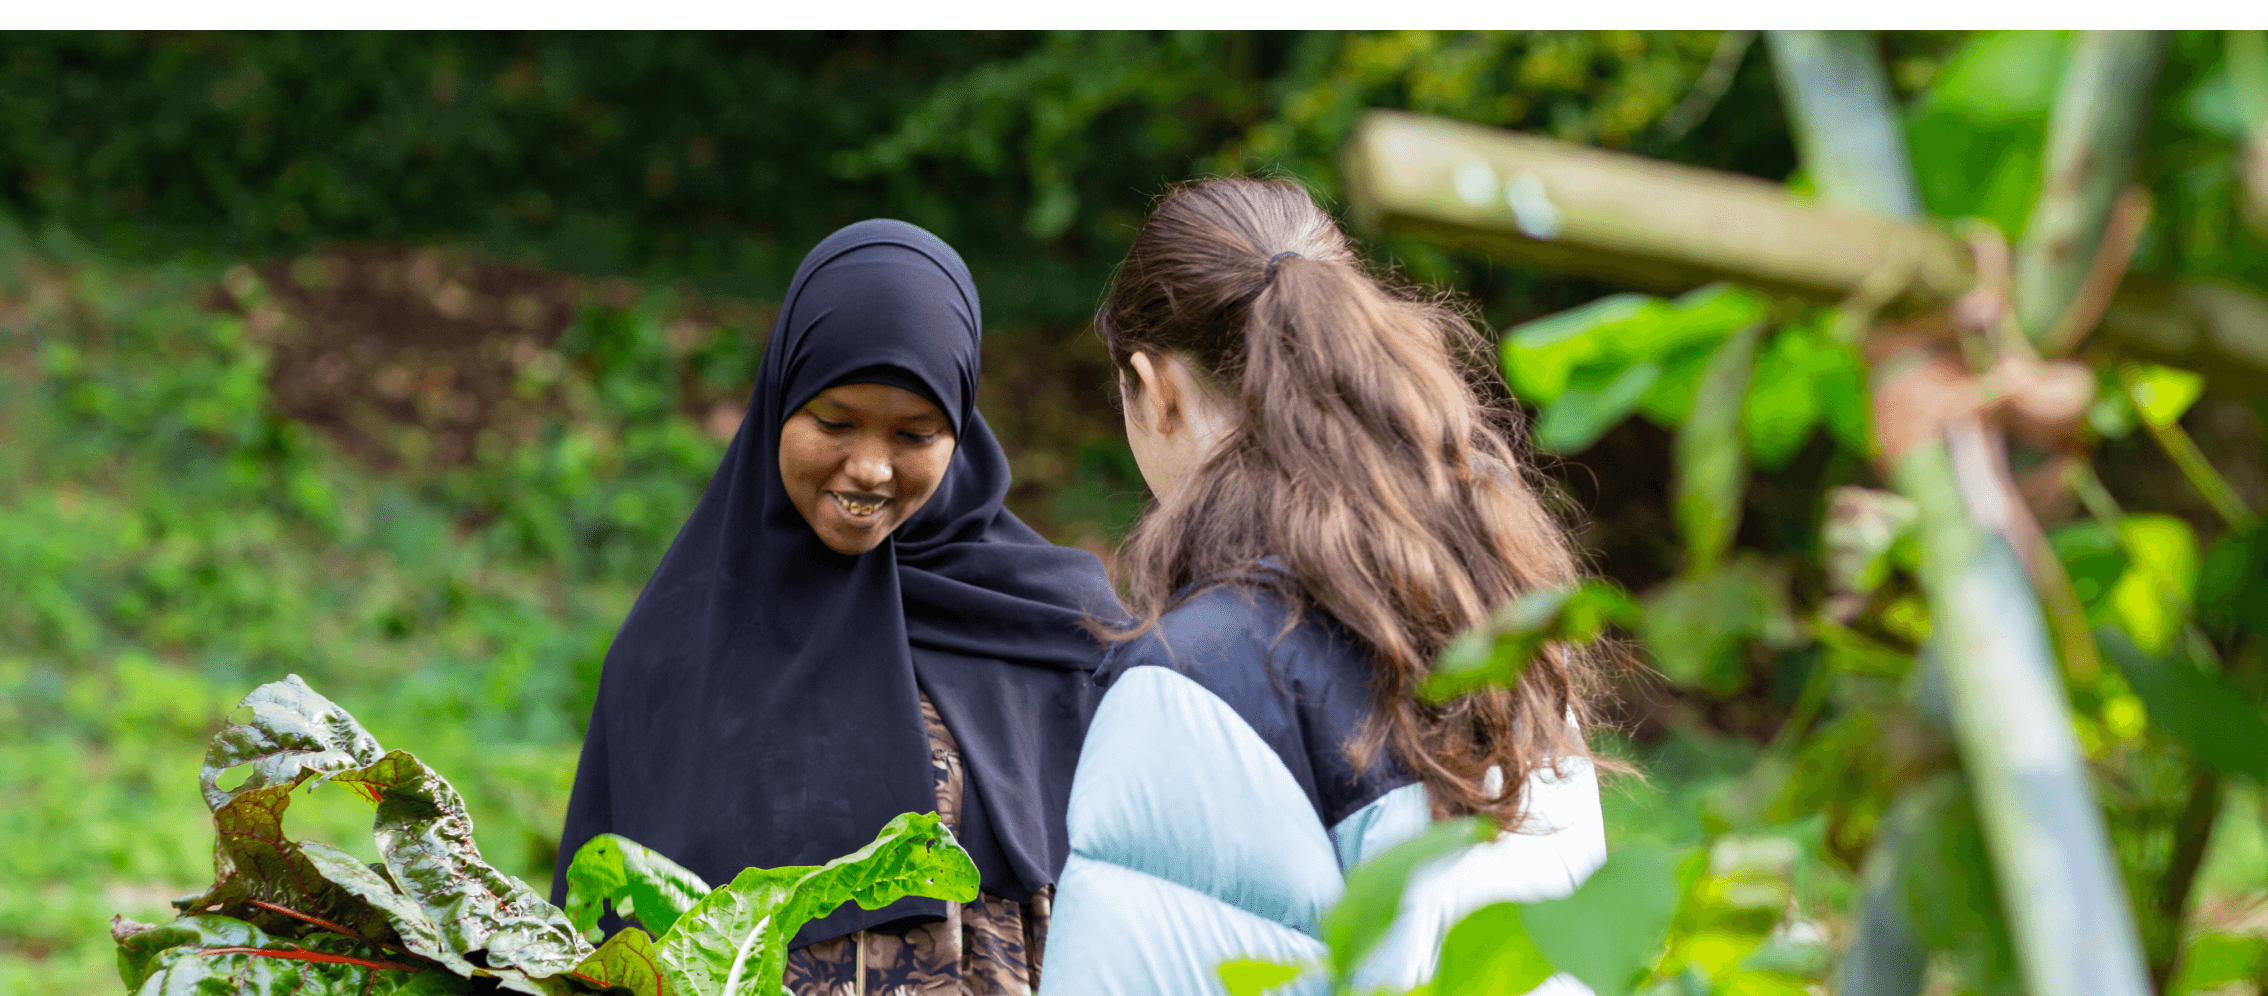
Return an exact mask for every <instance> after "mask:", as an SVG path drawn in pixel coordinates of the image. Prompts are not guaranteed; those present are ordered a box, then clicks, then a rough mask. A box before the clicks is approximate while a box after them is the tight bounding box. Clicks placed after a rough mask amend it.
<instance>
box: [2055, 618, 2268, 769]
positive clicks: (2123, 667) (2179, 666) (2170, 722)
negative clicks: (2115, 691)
mask: <svg viewBox="0 0 2268 996" xmlns="http://www.w3.org/2000/svg"><path fill="white" fill-rule="evenodd" d="M2095 639H2096V641H2097V642H2098V643H2100V644H2101V645H2102V648H2103V656H2105V657H2108V658H2110V660H2111V662H2112V663H2114V664H2116V665H2118V669H2119V672H2120V673H2122V674H2124V675H2125V676H2126V683H2127V684H2128V685H2131V686H2133V688H2134V694H2135V695H2137V696H2139V697H2140V698H2141V699H2142V706H2143V708H2144V709H2146V710H2148V712H2149V715H2150V722H2152V723H2154V724H2156V725H2157V726H2158V727H2159V728H2160V729H2163V730H2165V731H2166V732H2167V733H2169V734H2172V735H2173V738H2174V739H2175V740H2177V741H2180V742H2181V745H2182V746H2183V747H2187V748H2189V750H2190V752H2191V753H2193V754H2195V755H2197V758H2198V760H2201V761H2204V762H2205V763H2206V764H2210V765H2212V766H2213V767H2215V768H2218V769H2220V770H2221V771H2225V772H2228V773H2229V774H2233V775H2245V776H2249V777H2251V778H2252V779H2254V780H2255V781H2259V782H2264V783H2268V717H2263V716H2262V715H2261V712H2260V709H2259V708H2258V707H2256V706H2254V705H2253V704H2252V702H2251V700H2250V699H2249V698H2247V697H2246V696H2245V694H2244V693H2242V692H2239V691H2237V690H2236V689H2234V688H2231V687H2230V686H2229V685H2228V684H2227V683H2225V682H2223V681H2222V680H2221V679H2220V678H2219V677H2217V676H2214V675H2210V674H2207V673H2205V672H2204V671H2201V670H2198V669H2197V668H2195V667H2192V666H2190V665H2188V664H2185V663H2182V662H2180V661H2173V660H2166V659H2164V658H2163V657H2161V656H2159V655H2156V654H2150V653H2146V652H2144V651H2143V649H2142V648H2141V647H2139V646H2137V645H2136V643H2137V642H2138V641H2135V640H2131V639H2128V638H2127V635H2126V634H2125V633H2122V632H2120V631H2119V630H2118V629H2117V628H2115V627H2109V626H2106V627H2104V628H2102V629H2101V630H2098V631H2097V632H2096V634H2095Z"/></svg>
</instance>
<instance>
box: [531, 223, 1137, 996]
mask: <svg viewBox="0 0 2268 996" xmlns="http://www.w3.org/2000/svg"><path fill="white" fill-rule="evenodd" d="M980 328H981V320H980V313H979V311H978V306H977V293H976V288H975V286H974V284H973V283H972V282H971V281H970V279H969V273H968V268H967V267H966V266H964V265H963V264H962V262H961V258H960V256H959V255H958V254H957V253H955V252H954V251H953V250H952V248H951V247H949V246H947V245H946V244H945V243H944V242H942V241H940V240H939V239H938V238H937V237H936V236H934V235H931V234H930V233H928V232H926V231H923V230H922V229H920V228H917V227H915V226H913V225H909V224H906V223H904V222H898V221H887V220H874V221H864V222H859V223H858V224H855V225H851V226H848V227H846V228H843V229H842V230H840V231H837V232H836V233H835V234H833V235H831V236H829V237H828V238H827V239H826V241H824V242H821V243H820V244H819V246H818V247H817V248H815V249H813V250H812V251H811V253H810V255H808V256H806V257H804V260H803V264H802V265H801V266H800V267H798V268H797V270H796V274H795V278H794V280H793V282H791V283H790V284H789V286H788V292H787V297H786V300H785V301H784V302H783V303H782V304H781V307H780V314H779V318H778V320H777V321H776V322H775V323H774V324H773V326H772V335H771V339H770V340H769V341H768V342H766V343H765V346H764V356H763V360H762V366H761V367H760V368H759V370H758V371H757V384H756V393H755V397H754V399H753V400H752V401H751V402H750V403H749V407H748V414H747V417H746V418H745V419H743V420H742V422H741V425H740V430H739V432H738V433H737V434H736V435H735V436H734V437H733V441H732V445H731V447H730V448H729V449H728V450H726V452H725V458H724V462H723V464H722V465H721V466H719V467H718V468H717V472H716V476H715V477H713V478H712V479H711V480H710V482H709V487H708V490H707V491H706V492H705V493H704V494H703V495H702V496H701V501H700V503H699V504H698V505H697V506H695V508H694V510H693V515H692V517H691V518H690V519H688V520H687V521H686V523H685V527H684V528H683V529H682V530H680V531H679V533H678V535H677V539H676V541H675V542H673V543H671V544H670V548H669V552H668V553H667V554H666V555H664V556H663V558H662V561H661V565H660V567H658V568H656V570H655V571H654V576H653V578H652V579H651V580H649V581H648V582H647V583H646V587H645V590H644V591H643V592H642V593H640V595H639V596H638V601H637V604H636V605H635V606H634V607H632V609H631V610H630V615H629V618H628V619H627V620H625V621H624V622H623V625H622V630H621V632H620V634H619V635H617V636H616V637H615V640H614V644H613V646H612V647H611V648H610V649H609V650H608V651H607V657H606V665H605V670H604V672H603V674H602V676H601V677H600V679H599V692H598V702H597V705H596V706H595V707H594V708H593V710H592V712H591V724H590V730H589V733H588V734H587V735H586V737H585V739H584V741H583V754H582V761H581V764H580V766H579V767H578V768H577V770H576V773H575V788H574V794H573V796H572V798H571V799H570V801H569V803H568V807H567V823H566V828H565V831H564V832H563V834H562V835H561V841H560V861H559V868H558V870H557V871H556V872H555V873H554V875H553V878H552V898H553V900H554V901H555V902H557V901H559V900H561V899H562V898H564V895H565V892H566V865H567V863H568V861H569V860H571V859H572V857H573V855H574V853H575V850H576V848H578V847H581V846H582V844H583V843H584V842H585V841H587V840H589V839H590V838H591V837H593V836H596V835H598V834H601V833H616V834H621V835H622V836H625V837H628V838H630V839H632V840H635V841H637V842H639V843H641V844H644V845H646V846H648V847H651V848H653V849H655V850H656V851H659V852H660V853H662V854H664V855H667V856H668V857H670V858H671V859H673V860H675V861H677V862H678V863H680V864H683V865H685V866H686V867H688V868H690V869H692V870H693V871H694V872H695V873H697V874H699V875H700V876H701V877H703V878H705V879H707V880H708V881H710V882H726V881H730V880H731V879H732V877H733V876H734V875H736V874H738V873H739V872H740V871H741V869H743V868H748V867H777V866H781V865H816V864H822V863H824V862H826V861H828V860H829V859H832V858H835V857H838V856H840V855H843V854H846V853H848V852H850V851H853V850H856V849H857V848H859V847H860V846H862V845H864V844H865V843H867V842H868V841H870V840H872V839H873V837H874V834H875V833H876V832H878V831H879V830H881V828H882V825H883V824H884V823H887V822H888V821H889V820H890V819H891V818H892V817H895V816H897V815H899V814H901V813H906V812H932V811H936V812H939V813H940V814H941V815H943V816H944V817H945V819H946V821H947V823H948V825H951V826H953V829H954V831H955V833H956V834H957V835H958V836H959V838H960V841H961V844H962V846H963V847H965V848H967V849H968V851H969V854H970V856H971V857H973V858H974V859H975V861H976V865H977V868H978V870H979V871H980V872H981V873H982V875H983V894H982V895H980V896H979V898H978V899H977V901H976V902H974V903H970V904H967V905H965V906H955V905H954V904H950V903H946V902H943V901H940V900H932V899H922V898H908V899H906V900H903V901H900V902H898V903H894V904H892V905H890V906H887V907H885V908H883V909H879V910H863V909H859V908H858V907H857V906H856V905H855V904H846V905H845V906H843V907H842V908H841V909H839V910H837V911H836V912H835V913H834V914H832V915H830V916H827V917H825V918H823V919H820V920H815V921H813V922H811V923H810V924H808V925H806V926H805V927H804V928H803V929H802V931H801V932H800V933H798V934H797V936H796V939H795V941H794V945H793V947H794V949H795V951H794V953H793V955H792V956H791V957H790V960H789V966H788V984H789V988H790V989H792V990H793V991H794V992H796V993H797V994H798V996H805V994H827V996H833V994H835V993H837V992H838V991H847V990H848V989H850V988H853V987H856V986H858V985H859V984H860V983H863V988H864V990H865V991H867V992H875V993H885V992H887V993H896V992H899V991H901V990H900V989H899V987H901V986H902V987H906V988H905V989H904V990H902V991H905V992H908V993H919V994H922V996H929V994H938V996H949V994H958V993H969V994H992V993H1010V994H1028V993H1030V992H1032V991H1033V990H1035V989H1036V988H1037V983H1038V976H1039V968H1040V946H1041V944H1042V943H1043V942H1044V939H1045V935H1046V923H1047V915H1048V899H1049V895H1050V893H1051V891H1052V886H1053V883H1054V881H1055V876H1056V875H1057V874H1058V873H1059V872H1060V871H1061V870H1062V868H1063V864H1064V860H1065V858H1066V856H1067V852H1068V846H1067V843H1066V839H1065V832H1064V824H1063V814H1064V807H1065V804H1066V800H1067V797H1068V795H1069V793H1070V787H1071V774H1072V768H1073V766H1074V764H1075V762H1076V757H1077V753H1078V749H1079V743H1080V740H1081V738H1082V736H1083V735H1084V732H1085V724H1086V721H1087V719H1088V718H1089V716H1090V715H1091V712H1092V695H1091V693H1090V692H1089V688H1090V682H1089V680H1088V672H1089V671H1091V670H1092V669H1093V667H1094V666H1095V664H1096V663H1097V662H1098V660H1099V659H1100V657H1101V648H1100V646H1099V645H1098V644H1097V643H1096V642H1095V640H1094V638H1093V637H1091V636H1090V635H1088V632H1087V631H1086V629H1085V628H1084V627H1083V626H1082V622H1083V621H1084V620H1087V619H1089V618H1095V619H1100V620H1107V621H1111V622H1114V623H1115V622H1118V621H1121V620H1122V619H1123V610H1122V609H1121V608H1120V607H1119V605H1118V603H1117V601H1116V599H1115V598H1114V597H1113V596H1112V594H1111V591H1110V587H1109V584H1108V582H1107V581H1106V580H1105V578H1104V575H1103V570H1102V565H1101V563H1100V562H1099V561H1097V560H1096V559H1095V557H1094V556H1093V555H1091V554H1088V553H1085V552H1082V551H1078V550H1072V549H1067V548H1063V547H1057V546H1054V545H1051V544H1049V543H1047V542H1046V541H1045V540H1043V539H1041V538H1040V536H1039V534H1037V533H1036V532H1034V531H1033V530H1032V529H1031V528H1030V527H1029V526H1026V525H1024V524H1023V523H1022V522H1020V521H1018V520H1017V519H1016V517H1015V516H1014V515H1012V514H1010V513H1009V512H1008V510H1007V509H1005V508H1003V507H1002V506H1001V499H1002V498H1003V497H1004V496H1005V495H1006V494H1007V491H1008V485H1009V475H1008V462H1007V458H1006V456H1005V455H1004V454H1003V453H1002V452H1001V449H1000V444H999V443H998V442H997V441H996V440H994V439H993V436H992V433H991V431H990V430H989V429H987V428H986V427H985V423H984V419H983V418H982V417H981V416H979V415H978V414H977V411H976V392H977V336H978V331H979V329H980Z"/></svg>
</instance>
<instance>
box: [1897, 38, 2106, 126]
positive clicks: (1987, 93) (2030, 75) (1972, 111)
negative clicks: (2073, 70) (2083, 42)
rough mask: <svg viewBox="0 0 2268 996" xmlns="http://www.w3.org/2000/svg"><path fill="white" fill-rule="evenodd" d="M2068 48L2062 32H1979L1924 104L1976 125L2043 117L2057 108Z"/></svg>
mask: <svg viewBox="0 0 2268 996" xmlns="http://www.w3.org/2000/svg"><path fill="white" fill-rule="evenodd" d="M2069 46H2070V39H2069V37H2068V36H2067V35H2066V34H2065V33H2064V32H2057V31H1985V32H1979V33H1978V34H1977V35H1976V37H1975V38H1973V39H1971V40H1970V41H1969V43H1968V44H1966V45H1964V46H1962V48H1961V51H1960V52H1959V53H1958V54H1956V55H1955V56H1954V57H1953V59H1952V60H1951V61H1949V62H1947V63H1946V65H1945V68H1943V69H1941V70H1939V71H1938V74H1937V79H1936V81H1935V82H1934V84H1933V85H1932V86H1931V87H1930V89H1929V93H1928V95H1927V96H1926V97H1925V98H1923V101H1922V105H1923V106H1924V107H1925V108H1927V109H1928V111H1930V112H1935V113H1944V114H1949V115H1953V116H1955V117H1958V118H1961V119H1963V120H1965V121H1968V122H1970V123H1971V124H1975V125H1979V126H1992V125H2002V124H2009V123H2012V122H2018V121H2024V120H2028V119H2032V118H2038V117H2042V116H2044V115H2046V114H2047V112H2048V109H2049V108H2050V107H2052V106H2053V105H2054V103H2055V91H2056V85H2057V84H2058V82H2059V81H2061V80H2062V78H2063V62H2064V57H2065V53H2066V51H2067V50H2068V49H2069Z"/></svg>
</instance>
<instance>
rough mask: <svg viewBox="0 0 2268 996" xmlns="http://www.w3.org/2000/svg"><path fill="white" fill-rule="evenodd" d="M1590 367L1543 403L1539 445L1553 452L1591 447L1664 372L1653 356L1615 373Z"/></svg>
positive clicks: (1538, 419)
mask: <svg viewBox="0 0 2268 996" xmlns="http://www.w3.org/2000/svg"><path fill="white" fill-rule="evenodd" d="M1591 369H1592V368H1585V370H1584V371H1583V372H1580V373H1578V374H1576V376H1575V377H1574V379H1573V380H1571V381H1570V382H1569V383H1568V385H1567V389H1566V390H1564V391H1562V392H1560V395H1559V397H1557V398H1555V399H1553V400H1552V402H1551V403H1550V404H1548V405H1545V406H1544V410H1543V414H1542V415H1540V416H1538V417H1537V419H1536V431H1535V443H1536V446H1537V448H1539V449H1542V450H1544V451H1546V452H1550V453H1577V452H1580V451H1582V450H1584V449H1587V448H1589V447H1590V445H1591V444H1592V443H1595V442H1598V441H1599V437H1600V436H1603V435H1606V433H1607V430H1609V429H1612V428H1614V427H1615V426H1616V425H1619V424H1621V422H1622V420H1623V419H1625V418H1628V417H1629V416H1630V412H1631V410H1632V409H1635V408H1637V407H1638V401H1639V399H1640V398H1643V397H1645V395H1646V391H1647V389H1648V388H1651V387H1653V386H1654V381H1656V380H1657V379H1659V378H1660V377H1661V375H1662V367H1661V365H1660V364H1658V363H1654V362H1652V361H1650V360H1648V361H1640V362H1638V363H1633V364H1631V365H1629V366H1627V367H1624V368H1622V370H1621V371H1620V372H1618V373H1615V374H1613V375H1612V376H1604V375H1603V374H1599V375H1592V374H1591Z"/></svg>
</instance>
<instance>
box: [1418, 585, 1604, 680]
mask: <svg viewBox="0 0 2268 996" xmlns="http://www.w3.org/2000/svg"><path fill="white" fill-rule="evenodd" d="M1637 620H1638V606H1637V603H1635V602H1633V601H1631V599H1630V596H1629V595H1628V594H1627V593H1625V592H1623V590H1622V589H1620V588H1618V587H1615V586H1614V584H1613V583H1611V582H1606V581H1597V580H1591V581H1584V582H1582V583H1580V584H1578V585H1575V586H1573V587H1565V588H1551V589H1546V590H1543V591H1534V592H1529V593H1527V594H1525V595H1522V596H1520V597H1519V598H1517V599H1514V600H1513V602H1512V604H1510V605H1507V606H1505V607H1504V608H1502V609H1499V610H1497V611H1496V613H1495V614H1494V615H1492V616H1490V618H1489V621H1488V623H1487V624H1485V625H1483V626H1480V627H1478V628H1476V629H1473V630H1471V631H1470V632H1467V633H1464V634H1463V635H1460V636H1459V637H1457V639H1455V640H1453V641H1451V642H1450V644H1449V646H1447V647H1446V648H1443V650H1442V652H1441V658H1440V660H1439V661H1437V662H1435V664H1434V673H1433V674H1432V675H1430V676H1428V677H1427V678H1426V681H1425V684H1424V686H1423V689H1422V693H1421V694H1423V695H1424V696H1425V697H1426V698H1428V699H1431V700H1433V701H1440V700H1442V699H1446V698H1450V697H1452V696H1455V695H1459V694H1462V693H1464V692H1467V691H1470V690H1472V689H1474V688H1478V687H1480V686H1482V685H1504V686H1509V685H1511V684H1512V683H1513V682H1514V681H1516V680H1518V679H1519V677H1520V674H1521V672H1523V671H1525V670H1526V669H1527V666H1528V662H1529V661H1530V660H1531V659H1533V658H1534V657H1535V655H1536V653H1537V652H1538V651H1539V650H1541V649H1542V648H1543V647H1544V645H1546V644H1549V643H1553V642H1557V641H1567V642H1572V643H1589V642H1591V641H1593V640H1596V639H1598V637H1599V634H1600V633H1601V632H1603V631H1604V630H1605V629H1606V627H1607V626H1608V625H1620V626H1631V625H1635V624H1636V623H1637Z"/></svg>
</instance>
